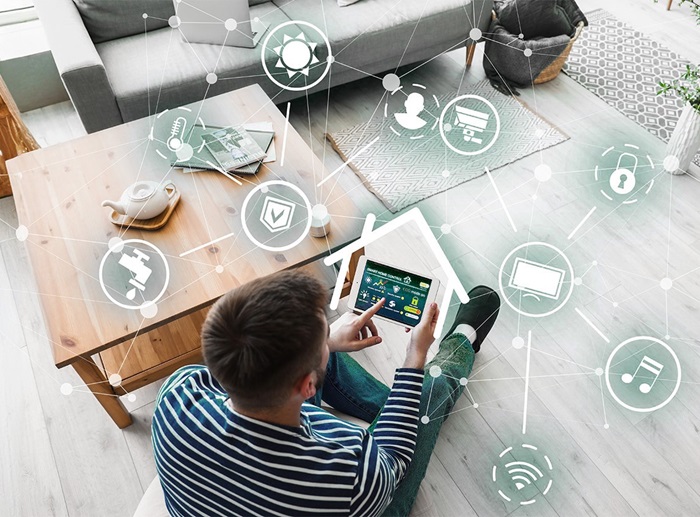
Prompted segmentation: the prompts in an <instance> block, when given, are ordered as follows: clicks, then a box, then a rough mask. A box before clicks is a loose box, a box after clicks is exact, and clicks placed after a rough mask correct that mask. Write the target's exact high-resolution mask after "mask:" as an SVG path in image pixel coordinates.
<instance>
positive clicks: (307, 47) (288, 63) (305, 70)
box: [273, 32, 319, 78]
mask: <svg viewBox="0 0 700 517" xmlns="http://www.w3.org/2000/svg"><path fill="white" fill-rule="evenodd" d="M316 46H317V43H314V42H313V41H308V40H307V39H306V36H304V33H302V32H300V33H299V35H298V36H297V37H296V38H292V37H291V36H288V35H287V34H285V35H284V38H283V42H282V44H281V45H280V46H279V47H275V48H274V49H273V50H274V52H275V54H277V55H278V56H279V57H280V58H279V59H278V60H277V63H276V64H275V67H276V68H284V69H285V70H287V74H288V75H289V77H290V78H292V77H294V75H295V74H304V75H306V76H308V75H309V66H310V65H314V64H316V63H318V62H319V60H318V58H317V57H316V55H315V54H314V52H315V51H316Z"/></svg>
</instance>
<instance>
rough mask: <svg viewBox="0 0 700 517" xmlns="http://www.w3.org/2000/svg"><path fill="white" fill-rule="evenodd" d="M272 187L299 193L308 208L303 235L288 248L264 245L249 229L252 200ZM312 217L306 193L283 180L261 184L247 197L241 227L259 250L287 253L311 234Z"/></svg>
mask: <svg viewBox="0 0 700 517" xmlns="http://www.w3.org/2000/svg"><path fill="white" fill-rule="evenodd" d="M272 185H282V186H284V187H288V188H290V189H292V190H293V191H294V192H295V193H297V194H298V195H299V196H300V197H301V199H302V200H303V201H304V205H305V206H306V225H305V228H304V231H303V232H302V234H301V235H300V236H299V238H298V239H297V240H295V241H294V242H292V243H291V244H287V245H286V246H269V245H267V244H263V243H262V242H260V241H259V240H258V239H256V238H255V237H253V234H252V233H251V231H250V228H248V224H247V223H246V208H248V203H249V202H250V199H251V198H252V197H253V196H254V195H255V193H256V192H258V191H261V190H263V189H268V188H269V187H270V186H272ZM311 217H312V209H311V201H309V198H308V197H307V195H306V194H304V191H303V190H301V189H300V188H299V187H297V186H296V185H294V184H292V183H289V182H288V181H282V180H272V181H266V182H265V183H261V184H260V185H258V186H257V187H255V188H254V189H253V190H251V191H250V192H249V193H248V195H247V196H246V197H245V199H244V200H243V207H242V208H241V225H242V226H243V231H244V232H245V234H246V236H247V237H248V239H250V242H252V243H253V244H255V245H256V246H258V247H259V248H262V249H264V250H267V251H278V252H279V251H287V250H290V249H292V248H293V247H294V246H296V245H298V244H299V243H300V242H301V241H303V240H304V239H305V238H306V236H307V235H308V234H309V230H310V229H311Z"/></svg>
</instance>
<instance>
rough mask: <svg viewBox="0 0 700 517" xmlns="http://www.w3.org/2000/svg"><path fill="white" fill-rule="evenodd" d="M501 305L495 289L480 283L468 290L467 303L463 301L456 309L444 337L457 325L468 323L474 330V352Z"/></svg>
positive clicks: (494, 319) (489, 329) (477, 349)
mask: <svg viewBox="0 0 700 517" xmlns="http://www.w3.org/2000/svg"><path fill="white" fill-rule="evenodd" d="M500 307H501V299H500V298H499V296H498V294H496V291H494V290H493V289H491V288H490V287H486V286H485V285H480V286H477V287H475V288H474V289H472V290H471V291H469V303H463V304H462V305H461V306H460V307H459V310H458V311H457V316H455V321H454V323H453V324H452V327H451V328H450V330H449V331H448V332H447V334H446V335H445V338H444V339H447V337H449V336H450V334H452V333H454V331H455V329H456V328H457V326H458V325H469V326H470V327H473V328H474V330H475V331H476V339H475V340H474V342H473V343H472V348H473V349H474V352H478V351H479V349H480V348H481V343H482V342H483V341H484V339H486V336H487V335H488V333H489V332H490V331H491V329H492V328H493V324H494V323H495V322H496V317H497V316H498V310H499V309H500Z"/></svg>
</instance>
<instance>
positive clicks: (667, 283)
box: [659, 277, 673, 291]
mask: <svg viewBox="0 0 700 517" xmlns="http://www.w3.org/2000/svg"><path fill="white" fill-rule="evenodd" d="M659 285H660V286H661V289H663V290H664V291H668V290H669V289H671V287H673V280H671V279H670V278H668V277H666V278H662V279H661V282H659Z"/></svg>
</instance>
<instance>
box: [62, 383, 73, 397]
mask: <svg viewBox="0 0 700 517" xmlns="http://www.w3.org/2000/svg"><path fill="white" fill-rule="evenodd" d="M61 393H62V394H63V395H66V396H68V395H70V394H71V393H73V385H72V384H70V383H69V382H64V383H63V384H61Z"/></svg>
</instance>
